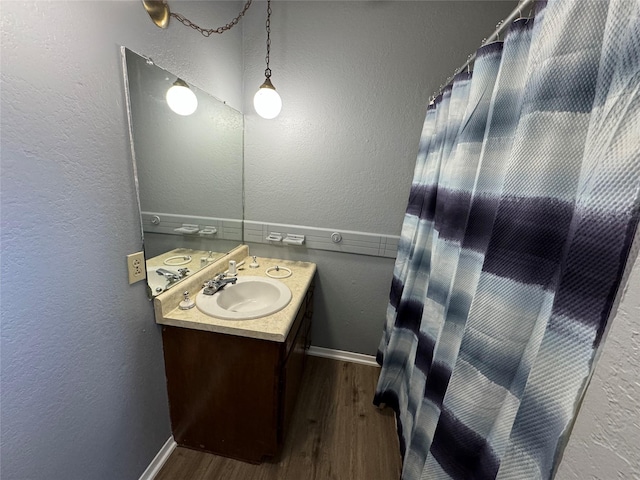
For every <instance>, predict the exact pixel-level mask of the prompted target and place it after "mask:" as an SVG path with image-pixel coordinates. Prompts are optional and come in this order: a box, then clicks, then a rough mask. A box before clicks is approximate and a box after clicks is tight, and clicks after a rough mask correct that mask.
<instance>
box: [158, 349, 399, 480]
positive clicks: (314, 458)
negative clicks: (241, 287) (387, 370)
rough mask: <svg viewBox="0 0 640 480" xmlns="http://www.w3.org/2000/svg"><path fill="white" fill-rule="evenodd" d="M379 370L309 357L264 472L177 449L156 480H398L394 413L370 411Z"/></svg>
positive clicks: (207, 455) (373, 409)
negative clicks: (279, 443)
mask: <svg viewBox="0 0 640 480" xmlns="http://www.w3.org/2000/svg"><path fill="white" fill-rule="evenodd" d="M379 372H380V370H379V369H378V368H376V367H372V366H367V365H360V364H356V363H348V362H341V361H336V360H330V359H326V358H319V357H308V358H307V365H306V367H305V372H304V378H303V380H302V386H301V388H300V394H299V396H298V400H297V404H296V408H295V411H294V414H293V419H292V422H291V427H290V429H289V431H288V432H287V436H286V438H285V444H284V446H283V449H282V453H281V454H280V456H279V457H278V458H276V459H273V460H272V461H270V462H266V463H263V464H261V465H251V464H248V463H244V462H240V461H237V460H232V459H228V458H224V457H219V456H217V455H212V454H209V453H203V452H198V451H195V450H189V449H187V448H181V447H178V448H176V449H175V450H174V452H173V453H172V454H171V456H170V457H169V459H168V460H167V462H166V463H165V464H164V466H163V467H162V470H161V471H160V472H159V473H158V475H157V476H156V480H181V479H185V480H186V479H189V480H212V479H215V480H223V479H224V480H397V479H398V478H400V468H401V461H400V453H399V448H398V439H397V434H396V430H395V421H394V414H393V411H392V410H391V409H389V408H386V409H384V410H380V409H378V408H376V407H375V406H374V405H373V404H372V399H373V394H374V390H375V386H376V383H377V380H378V375H379Z"/></svg>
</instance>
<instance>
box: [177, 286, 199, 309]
mask: <svg viewBox="0 0 640 480" xmlns="http://www.w3.org/2000/svg"><path fill="white" fill-rule="evenodd" d="M182 296H183V297H184V300H182V301H181V302H180V305H178V306H179V307H180V310H189V309H190V308H193V307H195V306H196V302H194V301H193V300H191V299H190V298H189V291H188V290H186V291H185V292H184V293H183V294H182Z"/></svg>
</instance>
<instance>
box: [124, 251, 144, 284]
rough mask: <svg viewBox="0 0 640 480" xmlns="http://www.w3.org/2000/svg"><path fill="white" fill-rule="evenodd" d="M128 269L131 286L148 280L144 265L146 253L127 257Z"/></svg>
mask: <svg viewBox="0 0 640 480" xmlns="http://www.w3.org/2000/svg"><path fill="white" fill-rule="evenodd" d="M127 269H128V270H129V284H132V283H136V282H139V281H140V280H144V279H145V278H147V271H146V269H145V265H144V252H137V253H132V254H131V255H127Z"/></svg>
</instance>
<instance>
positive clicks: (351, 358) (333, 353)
mask: <svg viewBox="0 0 640 480" xmlns="http://www.w3.org/2000/svg"><path fill="white" fill-rule="evenodd" d="M307 355H311V356H314V357H324V358H332V359H334V360H342V361H344V362H353V363H362V364H364V365H372V366H374V367H379V366H380V365H378V362H376V357H373V356H371V355H364V354H362V353H353V352H345V351H344V350H333V349H331V348H323V347H314V346H311V347H309V350H307Z"/></svg>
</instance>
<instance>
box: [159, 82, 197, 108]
mask: <svg viewBox="0 0 640 480" xmlns="http://www.w3.org/2000/svg"><path fill="white" fill-rule="evenodd" d="M166 99H167V104H168V105H169V108H171V110H173V111H174V112H175V113H177V114H178V115H183V116H187V115H191V114H192V113H193V112H195V111H196V108H198V98H197V97H196V94H195V93H193V90H191V89H190V88H189V85H187V83H186V82H185V81H184V80H181V79H180V78H178V79H177V80H176V81H175V82H174V84H173V85H172V86H171V87H170V88H169V90H167V96H166Z"/></svg>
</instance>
